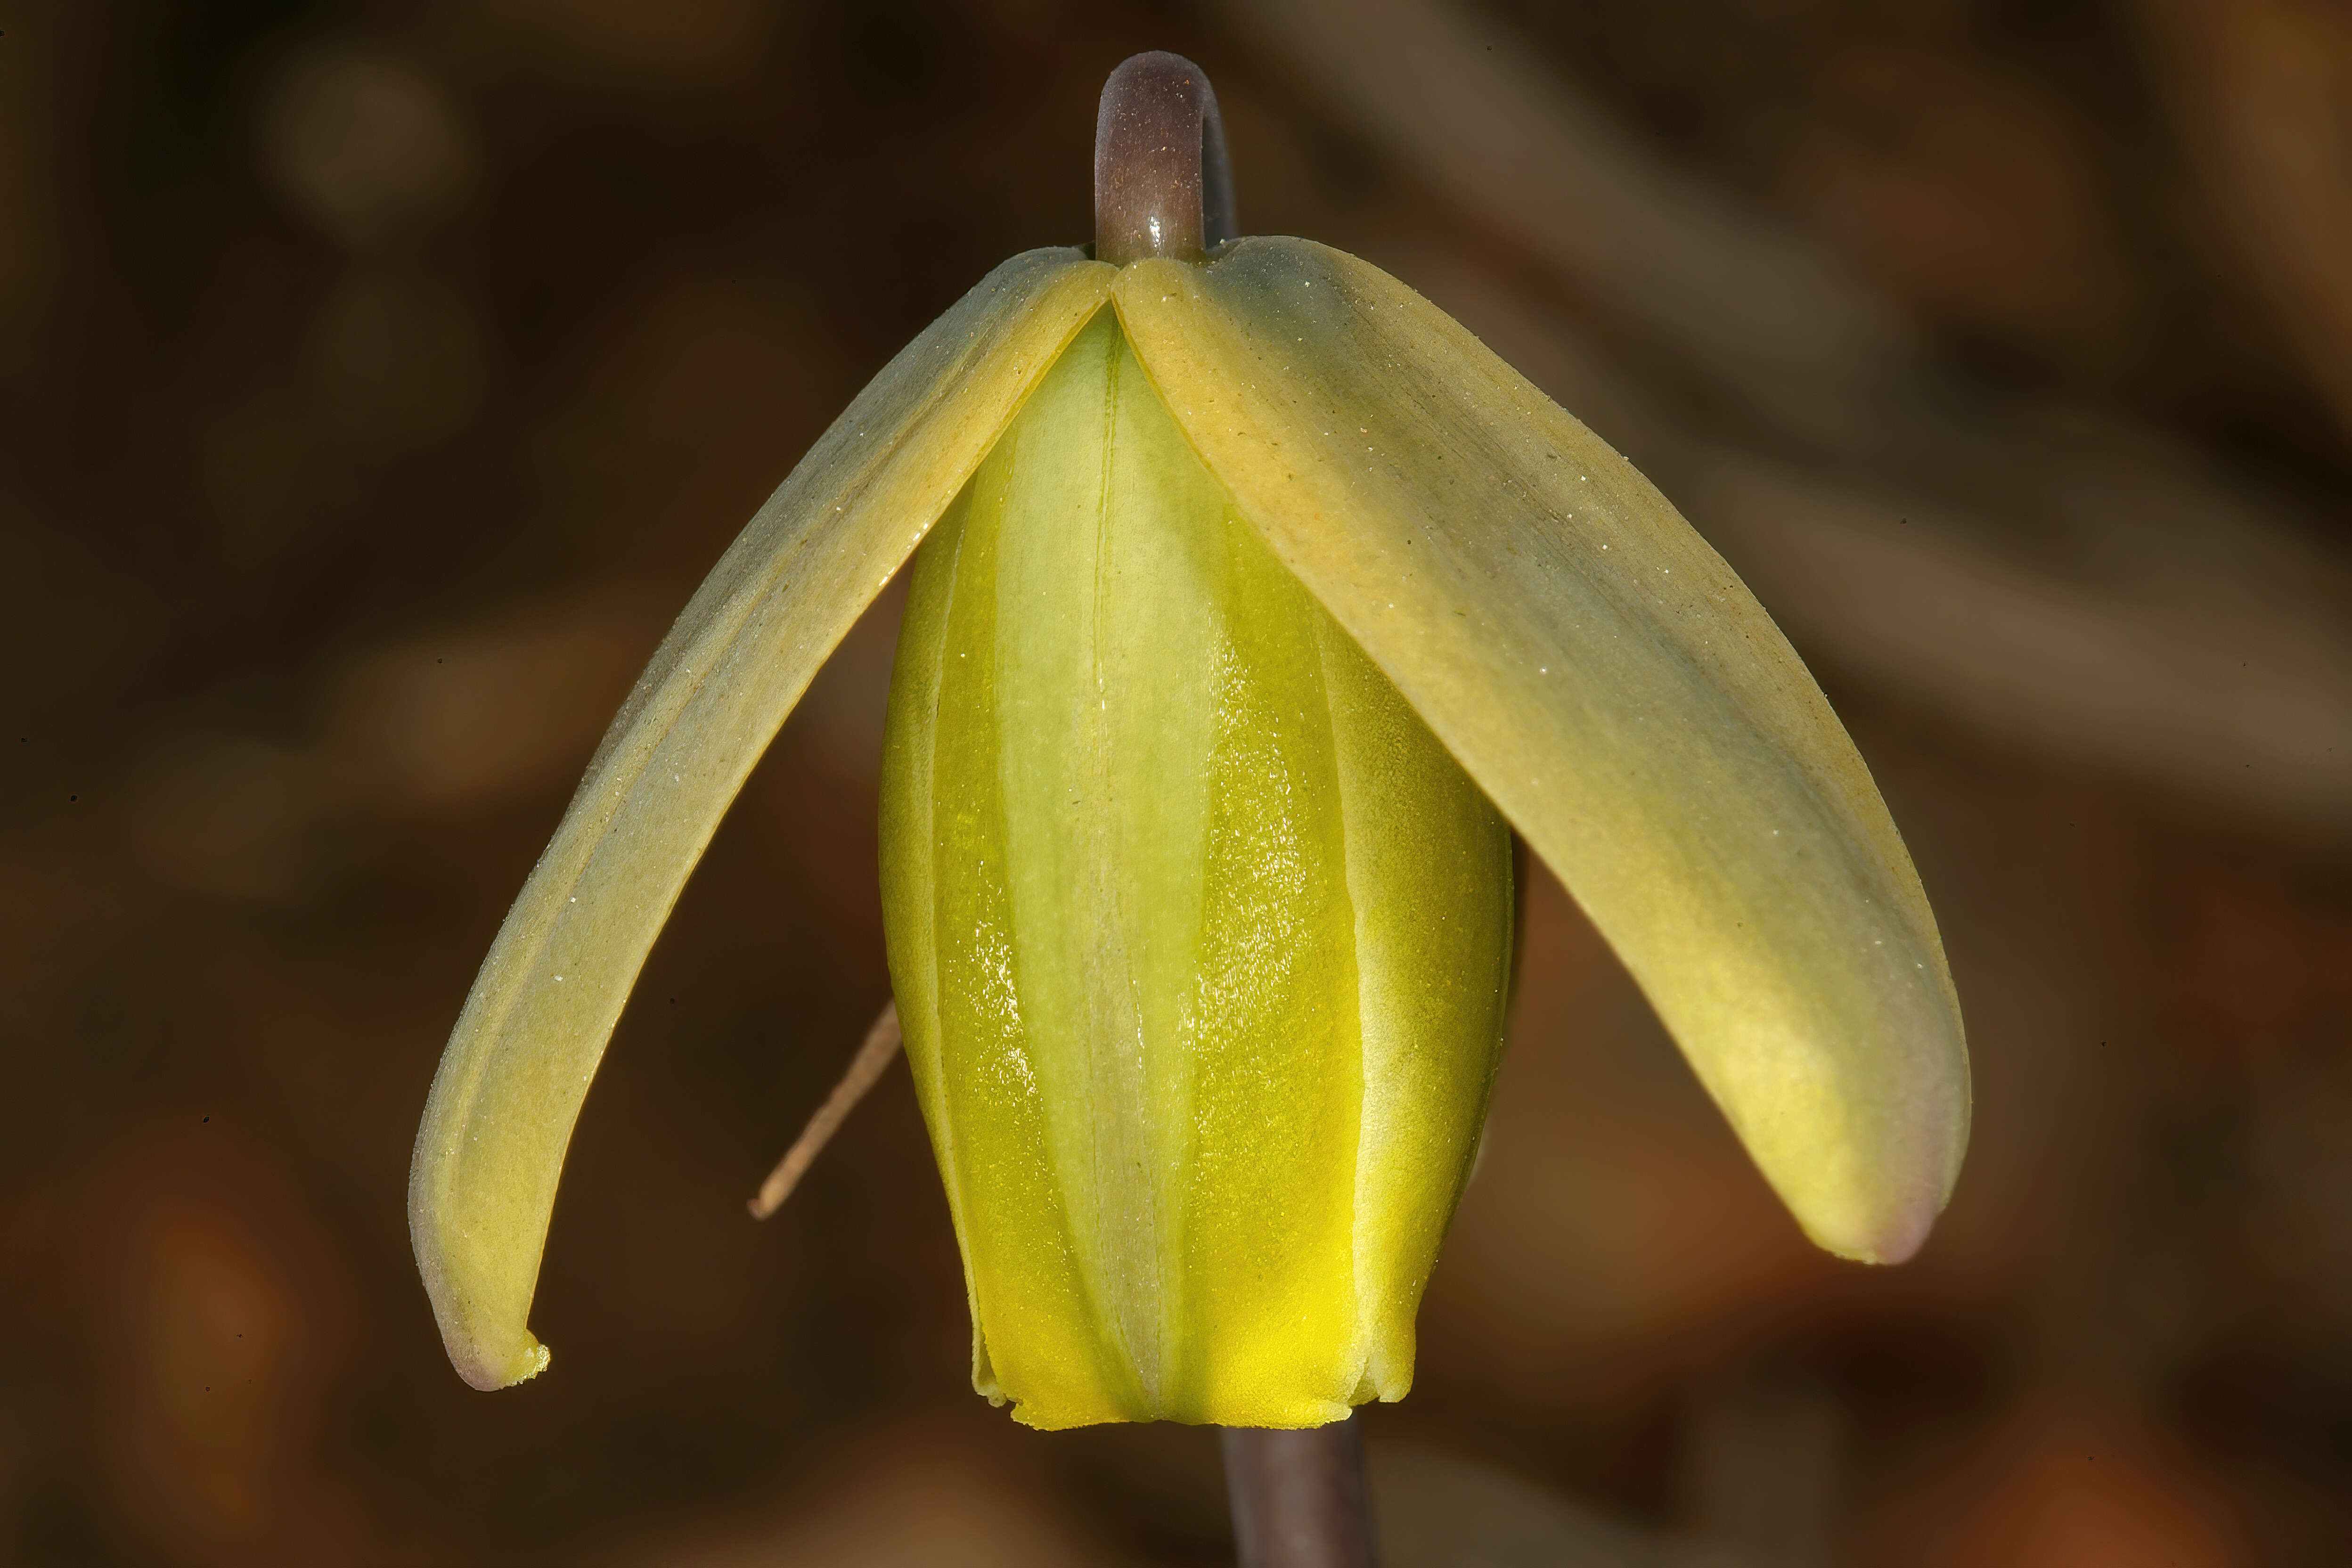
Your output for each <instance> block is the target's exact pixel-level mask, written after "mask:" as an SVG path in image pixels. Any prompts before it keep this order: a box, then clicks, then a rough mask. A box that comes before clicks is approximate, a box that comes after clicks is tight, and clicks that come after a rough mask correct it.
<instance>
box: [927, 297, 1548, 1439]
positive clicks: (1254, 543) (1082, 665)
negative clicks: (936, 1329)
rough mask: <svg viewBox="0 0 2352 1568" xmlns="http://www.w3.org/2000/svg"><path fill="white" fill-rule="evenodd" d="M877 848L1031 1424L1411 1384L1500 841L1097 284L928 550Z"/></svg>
mask: <svg viewBox="0 0 2352 1568" xmlns="http://www.w3.org/2000/svg"><path fill="white" fill-rule="evenodd" d="M882 868H883V899H884V910H885V921H886V927H887V935H888V941H889V949H890V967H891V978H892V981H893V984H894V985H895V986H896V988H897V992H898V1005H899V1013H900V1017H901V1021H902V1025H903V1026H904V1028H905V1031H906V1040H907V1048H908V1058H909V1060H910V1061H911V1062H912V1063H913V1065H914V1068H915V1072H916V1077H917V1079H918V1082H919V1086H920V1091H921V1098H922V1104H923V1109H924V1112H925V1115H926V1117H927V1119H928V1121H929V1125H930V1131H931V1137H932V1142H933V1146H934V1149H935V1151H936V1152H937V1154H938V1157H939V1163H940V1173H941V1174H942V1176H943V1177H944V1178H945V1182H946V1186H947V1191H948V1195H949V1202H950V1209H951V1212H952V1213H953V1215H954V1218H955V1223H956V1230H957V1236H958V1238H959V1240H960V1242H961V1246H962V1250H963V1259H964V1268H965V1277H966V1280H967V1284H968V1288H969V1290H970V1294H971V1308H972V1320H973V1381H974V1383H975V1384H977V1385H978V1386H979V1388H980V1390H981V1391H982V1393H983V1394H989V1395H990V1396H991V1397H992V1398H995V1399H998V1400H1000V1401H1001V1400H1003V1399H1010V1400H1012V1401H1013V1402H1014V1405H1015V1410H1014V1414H1015V1415H1017V1416H1018V1417H1019V1418H1020V1419H1021V1420H1023V1421H1024V1422H1027V1423H1028V1424H1030V1425H1032V1426H1046V1427H1059V1426H1081V1425H1085V1424H1088V1423H1092V1422H1098V1421H1140V1420H1155V1419H1175V1420H1182V1421H1194V1422H1214V1423H1220V1424H1224V1425H1229V1426H1312V1425H1315V1424H1318V1423H1320V1422H1324V1421H1328V1420H1332V1419H1335V1418H1337V1417H1339V1416H1341V1415H1345V1414H1346V1413H1347V1410H1348V1407H1349V1406H1350V1405H1355V1404H1358V1403H1360V1402H1361V1401H1364V1400H1367V1399H1372V1398H1384V1399H1395V1398H1399V1397H1402V1394H1404V1393H1405V1391H1406V1389H1407V1388H1408V1387H1409V1386H1410V1384H1411V1383H1412V1347H1413V1337H1412V1320H1413V1313H1414V1310H1415V1308H1416V1307H1417V1306H1418V1304H1419V1301H1420V1298H1421V1292H1422V1289H1423V1285H1424V1284H1425V1283H1426V1281H1427V1279H1428V1277H1429V1272H1430V1269H1431V1267H1432V1266H1433V1263H1434V1262H1435V1259H1436V1253H1437V1247H1438V1243H1439V1241H1440V1239H1441V1237H1443V1235H1444V1230H1445V1226H1446V1224H1447V1222H1448V1220H1449V1219H1450V1218H1451V1216H1452V1214H1453V1210H1454V1203H1455V1200H1456V1198H1457V1197H1458V1196H1459V1194H1460V1192H1461V1188H1462V1184H1463V1182H1464V1180H1465V1177H1466V1175H1467V1173H1468V1168H1469V1161H1470V1157H1471V1154H1472V1152H1473V1151H1474V1149H1475V1145H1476V1142H1477V1137H1478V1131H1479V1128H1480V1125H1481V1123H1482V1121H1483V1120H1484V1118H1485V1114H1486V1100H1487V1094H1488V1090H1489V1089H1490V1087H1491V1085H1492V1082H1493V1079H1494V1071H1495V1067H1496V1061H1497V1058H1498V1055H1499V1051H1500V1048H1501V1037H1502V1025H1503V1010H1504V1003H1505V999H1506V991H1507V981H1508V968H1509V952H1510V938H1511V858H1510V836H1509V833H1508V830H1507V828H1506V827H1505V826H1504V825H1503V822H1502V819H1501V818H1500V817H1499V816H1497V815H1496V812H1495V810H1494V808H1493V807H1492V806H1491V805H1488V804H1487V802H1486V797H1485V796H1484V795H1481V794H1480V793H1479V792H1478V789H1477V788H1476V786H1475V785H1474V784H1471V782H1470V781H1469V780H1468V778H1466V777H1465V775H1464V773H1463V772H1462V770H1461V768H1460V766H1459V765H1458V764H1457V763H1455V762H1454V759H1453V757H1452V756H1451V755H1450V754H1448V752H1446V751H1445V749H1444V747H1443V746H1442V745H1441V744H1439V742H1438V741H1437V739H1436V738H1435V737H1434V736H1433V735H1432V734H1431V733H1430V731H1429V730H1428V728H1427V727H1426V726H1425V725H1424V724H1423V722H1422V721H1421V720H1420V719H1419V718H1418V717H1416V716H1415V715H1414V713H1413V711H1412V709H1411V707H1410V706H1408V705H1407V704H1406V702H1405V701H1404V700H1403V699H1402V697H1401V696H1399V694H1398V693H1397V690H1396V688H1395V687H1394V686H1393V685H1392V684H1391V682H1390V680H1389V679H1388V678H1387V677H1386V676H1385V675H1383V674H1381V671H1380V670H1379V669H1378V668H1376V667H1375V666H1374V665H1373V664H1372V663H1371V662H1370V660H1369V659H1367V658H1365V657H1364V655H1363V653H1362V652H1361V651H1360V649H1359V648H1358V647H1357V646H1356V645H1355V643H1354V642H1353V641H1352V640H1350V639H1349V637H1348V635H1347V633H1346V632H1344V631H1343V630H1341V629H1340V627H1339V625H1338V623H1336V622H1335V621H1333V620H1332V619H1331V617H1330V616H1329V615H1328V613H1327V612H1326V611H1325V610H1324V609H1323V608H1322V606H1321V605H1318V603H1317V602H1316V601H1315V599H1314V597H1313V596H1312V595H1309V594H1308V593H1307V590H1306V589H1305V588H1304V586H1302V585H1301V584H1300V583H1299V582H1298V580H1297V577H1296V576H1294V575H1293V574H1291V573H1290V572H1289V571H1287V570H1286V569H1285V568H1284V567H1283V566H1282V565H1281V563H1279V562H1277V561H1276V559H1275V557H1274V554H1273V552H1271V551H1270V550H1269V549H1268V548H1267V547H1266V545H1265V542H1264V541H1263V540H1262V539H1261V538H1260V537H1259V536H1258V534H1257V532H1256V531H1255V530H1254V529H1253V528H1252V527H1250V526H1249V524H1248V523H1247V522H1246V521H1244V519H1243V518H1242V517H1241V516H1240V515H1239V514H1238V513H1237V512H1236V511H1235V510H1234V503H1233V501H1232V500H1231V498H1230V497H1229V496H1227V495H1226V494H1225V492H1224V491H1223V489H1222V488H1221V487H1220V486H1219V485H1218V484H1217V482H1216V481H1215V479H1213V478H1211V476H1210V475H1209V473H1208V472H1207V470H1206V469H1204V468H1202V465H1201V461H1200V459H1199V458H1197V457H1195V456H1194V455H1193V453H1192V448H1191V447H1189V446H1188V445H1187V444H1186V442H1185V440H1184V437H1183V436H1182V434H1181V432H1180V431H1179V430H1178V428H1177V426H1176V425H1175V423H1174V421H1173V420H1172V419H1171V416H1170V415H1169V412H1168V410H1167V407H1166V406H1165V405H1164V404H1163V403H1162V402H1161V400H1160V394H1159V393H1158V392H1157V391H1156V390H1155V389H1154V388H1153V386H1152V384H1151V383H1150V378H1149V377H1148V376H1147V375H1146V374H1144V371H1143V368H1142V366H1141V365H1140V364H1139V363H1138V362H1137V360H1136V357H1135V354H1134V352H1133V350H1132V349H1131V348H1130V347H1129V344H1128V342H1127V339H1126V337H1125V336H1124V334H1123V333H1122V332H1121V331H1120V330H1119V327H1118V319H1117V317H1116V315H1115V314H1114V313H1113V312H1112V311H1110V310H1103V311H1102V312H1100V313H1099V314H1097V316H1096V317H1095V318H1094V320H1093V321H1091V322H1090V323H1089V324H1088V325H1087V327H1086V329H1085V330H1084V331H1081V332H1080V333H1079V335H1078V336H1077V338H1076V340H1075V341H1074V342H1072V344H1071V346H1070V347H1069V348H1068V349H1067V350H1066V352H1065V353H1063V355H1062V356H1061V358H1060V360H1059V361H1058V362H1057V363H1055V366H1054V368H1053V369H1052V371H1051V372H1050V373H1049V374H1047V375H1046V377H1045V380H1044V381H1043V382H1042V383H1041V384H1039V386H1038V388H1037V390H1036V392H1035V393H1034V395H1032V396H1031V397H1030V399H1029V401H1028V402H1027V404H1026V405H1024V407H1023V408H1022V410H1021V413H1020V415H1019V416H1018V418H1017V419H1015V421H1014V422H1013V425H1012V426H1011V428H1010V429H1008V430H1007V431H1006V433H1005V435H1004V437H1003V438H1002V439H1001V440H1000V441H999V442H998V443H997V444H996V446H995V447H994V448H993V450H992V452H991V453H990V455H989V457H988V458H986V459H985V460H984V461H983V462H982V464H981V466H980V468H979V469H978V471H977V472H976V473H975V474H974V475H973V477H972V479H971V482H970V483H969V484H967V485H966V486H965V487H964V489H963V491H962V493H961V495H960V496H959V497H958V499H957V500H956V501H955V502H954V504H953V505H952V506H950V508H949V510H948V511H947V514H946V515H945V516H944V517H943V518H942V519H941V521H940V523H939V525H938V526H937V527H936V528H935V529H934V530H933V531H932V532H931V534H930V536H929V539H928V540H927V541H926V542H925V543H924V544H923V546H922V548H921V551H920V552H919V554H918V555H917V557H916V561H915V567H914V574H913V580H912V584H911V588H910V592H909V596H908V608H907V615H906V620H905V623H904V628H903V631H902V633H901V636H900V640H899V647H898V668H897V672H896V675H895V677H894V679H893V682H892V689H891V699H890V712H889V724H888V730H887V742H886V760H885V766H884V776H883V791H882Z"/></svg>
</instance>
